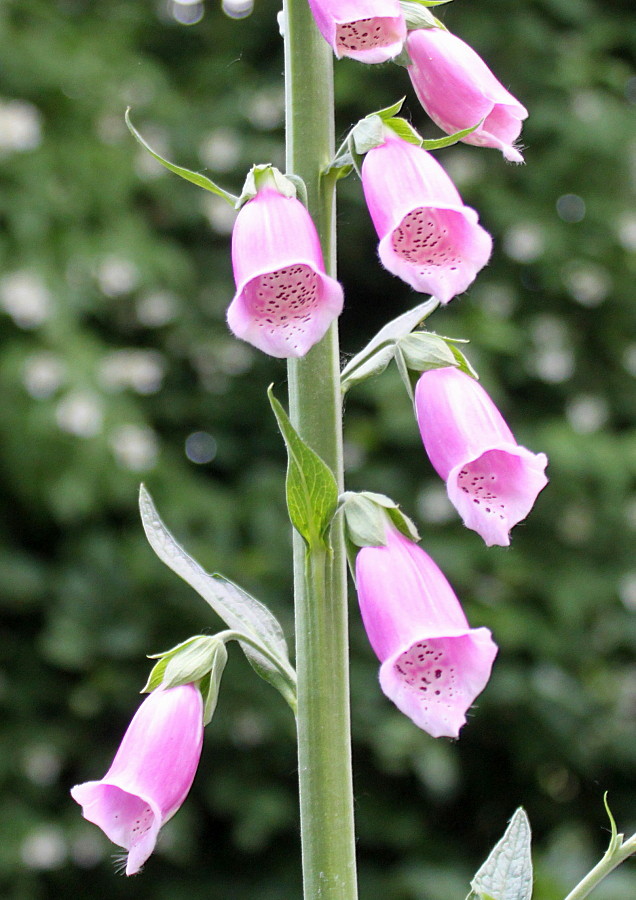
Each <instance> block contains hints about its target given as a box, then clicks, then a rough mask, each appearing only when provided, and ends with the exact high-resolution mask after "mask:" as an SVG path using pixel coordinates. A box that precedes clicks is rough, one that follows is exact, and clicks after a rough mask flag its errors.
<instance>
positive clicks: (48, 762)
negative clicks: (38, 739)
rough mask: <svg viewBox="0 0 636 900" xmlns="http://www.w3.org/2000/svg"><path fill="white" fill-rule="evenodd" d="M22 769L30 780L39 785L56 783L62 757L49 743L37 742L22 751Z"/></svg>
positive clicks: (45, 785) (44, 785)
mask: <svg viewBox="0 0 636 900" xmlns="http://www.w3.org/2000/svg"><path fill="white" fill-rule="evenodd" d="M22 769H23V771H24V774H25V775H26V776H27V778H28V779H29V781H32V782H33V784H37V785H38V786H39V787H47V786H48V785H51V784H55V782H56V781H57V779H58V776H59V774H60V771H61V769H62V758H61V756H60V754H59V753H58V751H57V750H56V749H55V748H54V747H52V746H51V745H49V744H36V745H34V746H31V747H26V748H25V750H24V751H23V752H22Z"/></svg>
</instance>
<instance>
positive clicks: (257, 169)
mask: <svg viewBox="0 0 636 900" xmlns="http://www.w3.org/2000/svg"><path fill="white" fill-rule="evenodd" d="M268 186H269V187H272V188H273V189H274V190H275V191H277V192H278V193H279V194H282V195H283V197H289V198H292V199H296V197H297V195H298V187H299V186H302V187H301V194H302V195H303V196H304V202H305V206H306V205H307V188H306V187H305V184H304V182H303V180H302V178H300V177H299V176H298V175H291V176H288V175H283V173H282V172H281V171H280V170H279V169H277V168H276V166H273V165H272V164H271V163H259V164H258V165H255V166H252V168H251V169H250V170H249V172H248V173H247V176H246V178H245V184H244V185H243V189H242V191H241V193H240V195H239V197H238V198H237V200H236V203H235V206H236V208H237V209H240V208H241V206H243V204H245V203H247V201H248V200H253V199H254V197H255V196H256V195H257V194H258V192H259V191H260V190H262V189H263V188H264V187H268Z"/></svg>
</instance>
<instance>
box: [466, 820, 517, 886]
mask: <svg viewBox="0 0 636 900" xmlns="http://www.w3.org/2000/svg"><path fill="white" fill-rule="evenodd" d="M531 840H532V835H531V830H530V822H529V821H528V816H527V815H526V812H525V810H524V809H523V808H522V807H519V808H518V809H517V810H516V811H515V813H514V815H513V816H512V818H511V819H510V822H509V823H508V827H507V828H506V831H505V832H504V835H503V837H502V838H501V840H500V841H499V842H498V843H497V844H496V845H495V846H494V847H493V849H492V851H491V853H490V855H489V856H488V859H487V860H486V861H485V862H484V864H483V865H482V866H481V868H480V869H479V871H478V872H477V874H476V875H475V877H474V878H473V880H472V881H471V883H470V886H471V889H472V891H473V893H474V894H475V895H476V896H477V897H479V898H480V900H531V898H532V857H531V854H530V846H531Z"/></svg>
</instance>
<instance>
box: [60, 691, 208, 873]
mask: <svg viewBox="0 0 636 900" xmlns="http://www.w3.org/2000/svg"><path fill="white" fill-rule="evenodd" d="M202 745H203V700H202V697H201V692H200V691H199V689H198V688H197V687H195V686H194V685H193V684H186V685H181V686H180V687H173V688H168V689H166V690H156V691H153V693H152V694H150V696H148V697H147V698H146V699H145V700H144V702H143V703H142V704H141V706H140V707H139V709H138V710H137V712H136V713H135V715H134V716H133V718H132V721H131V723H130V725H129V726H128V730H127V731H126V734H125V735H124V737H123V739H122V742H121V744H120V745H119V749H118V751H117V753H116V754H115V759H114V760H113V762H112V765H111V767H110V769H109V770H108V772H107V773H106V774H105V775H104V777H103V778H102V779H101V780H100V781H87V782H85V783H84V784H78V785H76V786H75V787H74V788H72V790H71V796H72V797H73V799H74V800H76V801H77V802H78V803H79V804H80V806H81V807H82V814H83V816H84V818H85V819H88V821H89V822H93V823H94V824H95V825H98V826H99V827H100V828H101V829H102V831H103V832H104V834H105V835H106V836H107V837H108V838H110V840H111V841H112V842H113V843H114V844H118V845H119V846H120V847H124V849H126V850H127V851H128V859H127V862H126V875H134V874H135V873H136V872H138V871H139V869H140V868H141V867H142V866H143V864H144V863H145V862H146V860H147V859H148V857H149V856H150V854H151V853H152V851H153V850H154V848H155V844H156V842H157V835H158V834H159V829H160V828H161V826H162V825H163V824H164V823H165V822H167V820H168V819H169V818H171V816H173V815H174V813H175V812H176V811H177V810H178V809H179V807H180V806H181V804H182V803H183V801H184V800H185V798H186V796H187V794H188V791H189V790H190V787H191V785H192V782H193V780H194V775H195V772H196V770H197V766H198V764H199V757H200V756H201V747H202Z"/></svg>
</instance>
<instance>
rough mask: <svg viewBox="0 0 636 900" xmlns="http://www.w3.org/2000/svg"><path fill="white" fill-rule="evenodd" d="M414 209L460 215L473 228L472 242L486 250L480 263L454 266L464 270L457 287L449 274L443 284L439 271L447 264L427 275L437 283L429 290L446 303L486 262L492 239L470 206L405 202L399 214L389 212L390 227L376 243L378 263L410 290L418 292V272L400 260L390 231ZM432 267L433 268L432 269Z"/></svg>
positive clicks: (419, 286)
mask: <svg viewBox="0 0 636 900" xmlns="http://www.w3.org/2000/svg"><path fill="white" fill-rule="evenodd" d="M417 209H431V210H441V211H442V212H453V213H457V214H458V215H460V216H462V217H463V218H464V219H465V220H466V221H467V222H468V224H469V225H470V226H472V227H473V228H474V229H475V231H474V240H475V242H480V243H481V244H482V245H483V247H484V249H487V253H486V252H484V253H482V256H483V257H485V260H484V261H483V262H479V263H477V262H475V261H473V260H469V259H463V260H462V263H461V267H456V268H459V269H461V271H462V272H464V273H465V274H464V278H463V279H462V281H463V282H465V283H464V284H463V285H462V286H460V287H459V288H457V285H456V284H455V283H454V282H456V281H457V280H458V279H457V277H453V278H451V279H449V282H450V283H449V284H447V285H444V284H443V282H444V277H443V273H444V272H446V271H448V267H447V266H439V273H440V274H439V275H438V276H435V275H431V276H430V278H429V280H431V281H435V282H437V284H436V287H435V289H434V290H430V289H429V293H430V294H431V295H432V296H434V297H436V298H437V299H438V300H439V301H440V303H443V304H446V303H448V302H450V301H451V300H452V299H453V297H456V296H457V295H458V294H460V293H463V292H464V291H465V290H467V289H468V287H469V286H470V285H471V284H472V282H473V281H474V279H475V277H476V275H477V273H478V272H479V271H480V269H481V268H483V266H484V265H486V263H487V261H488V258H489V257H490V253H491V251H492V239H491V237H490V235H489V234H488V232H487V231H486V230H485V229H484V228H483V227H482V226H481V225H480V224H479V216H478V214H477V212H476V210H474V209H473V208H472V207H470V206H464V205H463V204H462V205H458V204H450V203H436V202H433V201H430V200H427V202H425V203H421V204H416V205H412V204H409V205H408V207H407V206H405V208H404V211H403V212H402V214H401V215H400V214H399V213H400V210H394V211H392V213H393V215H392V222H391V227H390V230H389V231H387V233H386V234H385V235H384V236H383V237H382V238H380V241H379V243H378V256H379V257H380V261H381V262H382V265H383V266H384V267H385V268H386V269H388V271H390V272H393V273H394V274H395V275H397V276H398V277H399V278H402V280H403V281H405V282H406V283H407V284H409V285H410V286H411V287H412V288H413V289H414V290H416V291H420V292H421V291H422V285H421V280H422V279H421V276H420V275H419V267H418V265H417V263H413V262H409V261H408V260H405V259H403V258H402V257H401V256H400V254H399V253H396V251H395V249H394V247H393V233H394V231H395V229H396V228H398V227H399V226H400V224H401V223H402V222H403V221H404V218H405V217H406V216H408V214H409V213H411V212H414V211H415V210H417ZM435 268H436V267H433V269H435Z"/></svg>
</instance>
